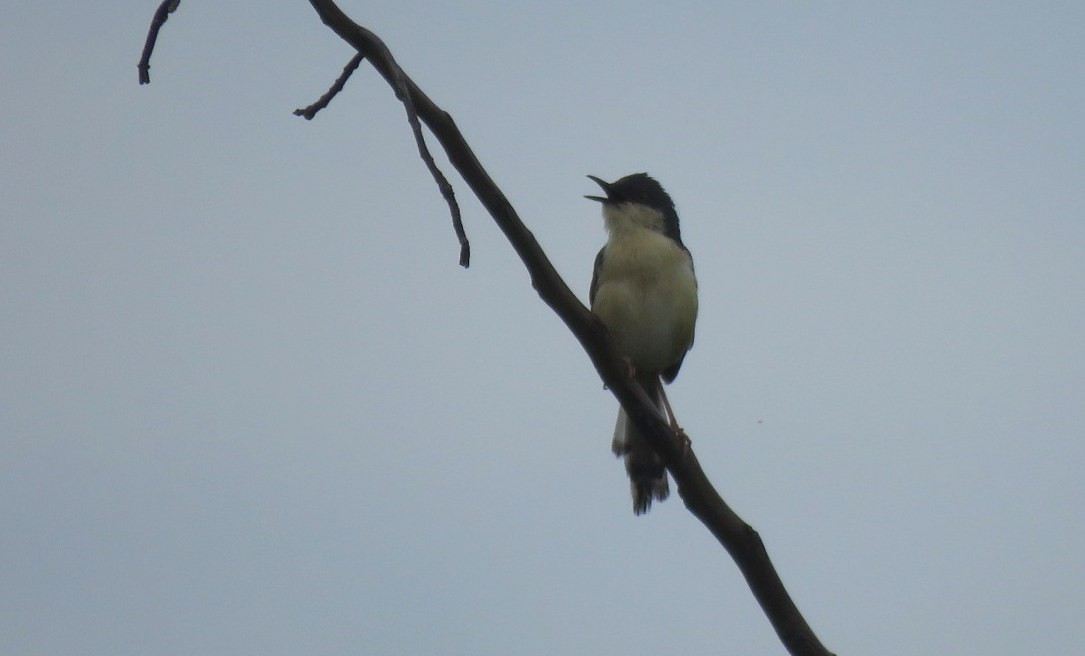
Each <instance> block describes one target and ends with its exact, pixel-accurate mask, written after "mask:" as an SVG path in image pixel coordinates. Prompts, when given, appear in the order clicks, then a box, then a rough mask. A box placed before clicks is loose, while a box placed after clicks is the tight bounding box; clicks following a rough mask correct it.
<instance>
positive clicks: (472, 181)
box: [140, 0, 832, 656]
mask: <svg viewBox="0 0 1085 656" xmlns="http://www.w3.org/2000/svg"><path fill="white" fill-rule="evenodd" d="M309 1H310V4H312V6H313V8H314V9H316V11H317V14H318V15H319V16H320V18H321V20H323V22H324V24H325V25H327V26H328V27H330V28H331V29H332V30H333V31H334V32H335V33H336V34H338V35H339V36H340V37H341V38H342V39H343V40H344V41H346V42H347V43H349V44H350V45H351V46H353V47H354V48H355V49H356V50H357V51H358V53H359V62H360V57H364V58H365V59H367V60H368V61H369V62H370V63H371V64H372V65H373V67H374V68H376V69H377V71H378V72H380V74H381V75H382V76H383V77H384V78H385V80H386V81H387V82H388V83H389V84H390V85H391V86H392V88H393V89H394V90H395V93H396V97H397V98H399V99H400V100H401V101H402V102H403V104H404V107H405V109H406V111H407V117H408V120H409V121H410V123H411V129H412V131H413V132H414V135H415V140H416V142H417V143H418V148H419V153H420V154H421V156H422V158H423V159H424V160H425V161H426V165H427V167H428V168H429V169H430V172H431V174H432V175H433V176H434V179H435V180H437V183H438V186H439V187H440V188H441V193H442V195H444V197H445V199H446V201H448V203H449V207H450V208H451V209H452V215H453V223H454V225H455V226H456V231H457V235H458V236H459V237H460V243H461V263H462V264H464V266H466V261H467V257H468V254H469V245H468V243H467V240H466V237H465V236H463V227H462V225H461V223H460V218H459V210H458V208H457V206H456V203H455V199H454V196H453V193H452V189H451V186H450V185H449V184H448V181H447V180H446V179H445V178H444V176H443V175H442V174H441V173H440V171H439V170H437V167H436V165H435V164H434V163H433V158H432V157H431V156H430V153H429V150H428V148H427V147H426V145H425V141H424V140H423V138H422V131H421V124H420V121H421V122H424V123H425V124H426V126H427V127H428V128H429V129H430V131H431V133H432V134H433V135H434V136H435V137H436V138H437V140H438V141H439V142H440V144H441V146H442V147H443V148H444V150H445V153H446V154H447V156H448V159H449V161H450V162H451V163H452V165H453V166H454V167H455V168H456V170H457V171H458V172H459V173H460V175H461V176H462V177H463V179H464V181H465V182H467V184H468V186H469V187H470V188H471V190H472V191H473V192H474V193H475V195H476V196H477V197H478V199H479V200H480V201H481V202H482V204H483V206H485V207H486V210H487V211H488V212H489V213H490V215H491V216H492V217H493V219H494V221H495V222H496V223H497V225H498V227H499V228H501V230H502V232H504V233H505V236H506V238H507V239H508V240H509V242H510V243H511V244H512V247H513V249H515V250H516V252H517V254H518V255H519V256H520V259H521V260H523V262H524V265H525V266H526V267H527V270H528V273H529V274H530V276H531V284H532V286H533V287H534V288H535V290H536V291H537V292H538V294H539V296H540V297H541V298H542V300H543V301H544V302H545V303H546V304H547V305H548V306H550V308H551V309H553V310H554V312H555V313H556V314H557V315H558V316H559V317H560V318H561V319H562V321H564V322H565V324H566V326H568V327H569V329H570V331H571V332H572V333H573V335H574V336H575V337H576V338H577V340H578V341H579V342H580V344H581V346H582V347H583V348H584V350H585V351H586V352H587V354H588V357H589V358H590V359H591V361H592V364H593V365H594V366H595V368H596V371H598V373H599V376H600V377H601V378H602V379H603V382H604V384H605V385H606V387H607V388H608V389H609V390H610V391H611V392H612V393H613V394H614V396H615V397H616V398H617V399H618V401H619V403H621V405H622V407H623V408H624V409H625V411H626V413H627V414H628V415H629V417H630V418H631V419H632V421H633V422H634V423H635V424H636V425H637V427H638V428H639V429H640V430H641V431H642V432H643V433H644V435H645V436H646V437H647V438H648V439H649V441H650V442H651V444H652V446H653V447H654V448H655V449H656V451H657V452H658V453H659V454H660V456H661V457H662V458H663V460H664V462H665V463H666V465H667V469H668V470H669V471H670V473H671V475H672V476H673V477H674V480H675V482H676V483H677V485H678V493H679V495H681V497H682V500H683V501H684V502H685V504H686V507H687V508H689V510H690V512H692V513H693V514H694V516H696V517H697V518H698V519H699V520H701V522H702V523H704V525H705V526H706V527H707V528H708V529H709V531H710V532H711V533H712V534H713V535H714V536H715V537H716V539H717V540H718V541H719V542H720V544H721V545H723V547H724V548H725V549H726V550H727V551H728V553H730V555H731V557H732V558H733V559H734V561H735V563H736V564H737V565H738V567H739V569H740V570H741V572H742V574H743V576H744V577H745V578H746V582H747V583H748V584H749V586H750V589H751V591H752V592H753V594H754V597H755V598H756V599H757V601H758V603H760V605H761V607H762V609H763V610H764V611H765V614H766V616H767V617H768V619H769V621H770V622H771V623H772V626H773V628H774V629H775V630H776V633H777V635H778V636H779V637H780V640H781V642H782V643H783V644H784V646H785V647H786V648H787V650H788V652H789V653H791V654H793V655H794V656H800V655H801V656H832V654H831V653H830V652H829V651H828V650H827V649H826V648H825V647H824V646H823V645H822V644H821V642H820V641H819V640H818V638H817V636H816V635H815V634H814V632H813V630H812V629H811V628H810V626H809V624H807V622H806V620H805V619H804V618H803V616H802V614H801V613H800V612H799V610H798V608H797V607H796V606H795V603H794V602H793V601H792V599H791V597H790V595H789V594H788V593H787V590H786V589H785V588H784V585H783V582H782V581H781V580H780V577H779V575H778V574H777V573H776V570H775V568H774V567H773V565H772V562H771V561H770V560H769V556H768V553H767V552H766V550H765V546H764V543H763V542H762V541H761V538H760V536H758V534H757V532H756V531H755V530H754V529H753V528H752V527H751V526H750V525H749V524H747V523H746V522H744V521H743V520H742V519H741V518H740V517H739V516H738V515H737V514H735V512H734V511H733V510H731V508H730V507H729V506H728V505H727V504H726V503H725V502H724V501H723V499H722V498H721V497H720V495H719V493H718V492H717V491H716V489H715V488H714V487H713V486H712V483H711V482H710V481H709V480H708V478H707V477H706V476H705V473H704V471H703V470H702V469H701V466H700V463H699V462H698V461H697V458H696V456H695V455H694V453H693V451H692V450H691V449H686V448H684V447H683V446H682V444H681V442H680V441H679V440H678V439H676V436H675V435H674V434H673V433H672V432H671V430H670V428H669V426H668V424H667V423H666V422H665V421H664V420H663V418H662V417H661V416H660V414H659V412H658V411H657V410H656V408H655V406H654V404H653V403H652V402H651V401H650V400H649V398H648V396H647V394H645V392H644V390H643V389H642V388H641V387H640V386H639V385H637V384H636V383H635V382H634V381H633V380H631V379H630V378H629V377H628V375H627V366H626V364H625V362H624V361H623V360H622V358H621V357H620V356H619V355H618V354H617V352H615V350H614V348H613V346H612V345H611V343H610V340H609V338H608V336H607V332H606V329H605V328H604V327H603V325H602V323H601V322H600V321H599V320H598V319H597V318H596V317H595V315H593V314H592V313H591V311H590V310H588V308H587V307H585V306H584V304H583V303H581V302H580V300H579V299H578V298H577V296H576V295H575V294H573V292H572V291H571V290H570V289H569V287H568V285H566V284H565V282H564V281H563V280H562V279H561V277H560V276H559V275H558V273H557V271H556V270H555V269H554V267H553V265H552V264H551V263H550V261H549V259H547V257H546V255H545V253H543V250H542V248H541V247H540V246H539V244H538V242H537V241H536V240H535V237H534V235H532V234H531V231H530V230H528V229H527V227H526V226H525V225H524V224H523V222H522V221H521V220H520V218H519V216H518V215H517V213H516V210H515V209H513V207H512V205H511V204H510V203H509V201H508V199H507V198H505V195H504V194H503V193H502V192H501V190H500V189H499V188H498V187H497V185H496V184H495V183H494V181H493V180H492V179H491V178H490V176H489V174H488V173H487V172H486V170H485V169H484V168H483V167H482V164H481V163H480V162H479V161H478V158H477V157H476V156H475V154H474V152H472V150H471V148H470V146H468V144H467V142H466V140H465V139H464V138H463V135H462V134H461V133H460V131H459V128H458V127H457V126H456V124H455V122H454V121H453V120H452V117H451V116H449V114H448V113H447V112H446V111H444V110H442V109H441V108H440V107H438V106H437V105H436V104H434V103H433V101H432V100H430V99H429V97H428V96H426V94H425V93H423V92H422V90H421V89H419V88H418V86H417V85H415V83H414V82H413V81H412V80H411V79H410V77H408V76H407V75H406V74H405V73H404V72H403V70H402V69H401V68H400V67H399V65H398V64H397V63H396V61H395V59H394V58H393V57H392V55H391V53H390V52H389V50H388V48H387V47H386V46H385V44H384V43H383V42H382V41H381V40H380V38H378V37H377V35H376V34H374V33H372V32H371V31H369V30H367V29H365V28H364V27H361V26H360V25H358V24H356V23H354V21H352V20H351V19H350V18H348V17H347V16H346V14H344V13H343V12H342V11H341V10H340V9H339V7H338V6H337V5H336V4H335V2H334V1H333V0H309ZM178 2H179V0H165V1H164V2H163V3H162V5H161V6H160V7H159V9H158V11H157V12H156V13H155V19H154V21H153V22H152V24H151V31H150V33H149V34H148V37H147V45H146V46H145V48H144V56H143V59H142V60H141V61H140V82H141V83H143V84H145V83H146V82H147V81H149V76H148V74H147V71H148V69H149V67H150V64H149V61H150V53H151V51H152V50H153V48H154V40H155V38H156V36H157V33H158V29H159V28H160V27H161V25H162V23H164V22H165V19H166V14H167V13H169V12H170V11H172V10H173V9H175V8H176V6H177V3H178ZM352 61H353V60H352ZM349 67H350V66H349V65H348V68H349ZM351 70H353V69H351ZM347 77H349V72H347V70H346V69H344V74H343V75H342V76H341V78H340V81H342V82H343V83H345V81H346V78H347ZM338 83H339V81H337V84H338ZM340 86H341V85H340ZM337 92H338V89H336V88H335V87H334V86H333V91H330V92H329V93H330V94H331V96H334V95H335V93H337ZM326 95H327V94H326ZM322 100H323V99H322ZM328 100H330V97H329V98H328ZM318 104H319V101H318ZM326 104H327V103H326V102H325V105H326ZM316 111H319V109H317V110H316ZM313 113H314V114H315V111H314V112H313ZM310 118H311V117H310Z"/></svg>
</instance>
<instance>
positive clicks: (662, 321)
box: [585, 173, 697, 515]
mask: <svg viewBox="0 0 1085 656" xmlns="http://www.w3.org/2000/svg"><path fill="white" fill-rule="evenodd" d="M588 177H589V178H591V179H592V180H594V181H595V182H596V183H597V184H598V185H599V186H600V187H602V188H603V191H604V192H606V196H605V197H604V196H585V198H590V199H591V200H595V201H599V202H600V203H602V204H603V224H604V225H605V226H606V230H607V243H606V245H605V246H603V248H602V250H600V251H599V255H598V256H596V258H595V274H594V276H593V277H592V281H591V289H590V291H589V293H588V298H589V300H590V302H591V309H592V312H594V313H595V314H596V316H598V317H599V319H600V320H602V322H603V324H604V325H605V326H606V327H607V329H608V330H609V331H610V336H611V339H612V340H613V342H614V345H615V347H616V348H617V350H618V352H619V353H621V354H622V356H624V357H625V358H626V359H627V361H628V362H629V365H630V371H631V372H632V375H634V376H635V377H636V380H637V381H638V382H639V383H640V384H641V386H642V387H643V388H644V390H645V391H646V392H647V393H648V396H649V397H650V398H652V399H653V401H655V403H656V407H657V408H659V410H660V412H664V410H665V413H666V414H665V415H664V416H667V417H669V420H670V424H671V428H672V429H674V430H675V431H676V432H677V433H679V434H680V435H682V436H683V437H684V433H681V429H679V428H678V423H677V422H676V421H675V419H674V413H672V412H671V410H670V404H669V403H668V401H667V396H666V394H664V392H663V384H662V383H661V382H660V378H662V379H663V381H666V382H668V383H670V382H671V381H673V380H674V378H675V376H677V375H678V369H679V367H681V366H682V360H683V359H684V358H685V357H686V351H688V350H689V349H690V347H691V346H693V328H694V324H695V323H696V322H697V278H696V277H695V276H694V274H693V258H692V257H691V256H690V254H689V250H688V249H687V248H686V247H685V245H684V244H683V243H682V236H681V234H680V232H679V229H678V213H677V212H676V211H675V209H674V202H673V201H672V200H671V197H670V196H668V195H667V192H666V191H664V190H663V187H662V186H661V185H660V184H659V183H658V182H656V181H655V180H654V179H652V178H651V177H649V176H648V174H646V173H634V174H632V175H627V176H626V177H624V178H622V179H620V180H618V181H617V182H605V181H603V180H600V179H599V178H597V177H595V176H592V175H589V176H588ZM612 448H613V450H614V454H615V455H617V456H625V468H626V471H627V472H628V473H629V481H630V487H631V488H632V492H633V512H634V513H636V514H637V515H641V514H643V513H646V512H648V509H649V508H650V507H651V506H652V499H656V500H658V501H662V500H664V499H666V498H667V495H668V494H669V489H668V487H667V471H666V469H665V468H664V467H663V462H662V461H661V460H660V458H659V456H657V455H656V453H655V451H654V450H653V449H652V447H651V446H650V445H649V444H648V442H647V441H646V440H645V438H644V436H643V435H642V434H641V433H640V431H638V430H637V428H636V426H634V425H633V422H632V421H630V420H629V417H628V416H627V415H626V414H625V411H624V410H621V409H619V411H618V422H617V425H616V426H615V427H614V441H613V444H612Z"/></svg>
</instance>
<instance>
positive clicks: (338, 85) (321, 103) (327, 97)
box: [294, 52, 365, 121]
mask: <svg viewBox="0 0 1085 656" xmlns="http://www.w3.org/2000/svg"><path fill="white" fill-rule="evenodd" d="M363 59H365V56H364V55H362V53H360V52H356V53H354V56H353V57H351V58H350V61H349V62H347V65H346V66H344V67H343V72H342V73H340V74H339V79H337V80H336V81H335V82H334V83H333V84H332V86H331V88H330V89H328V91H327V93H325V94H324V95H323V96H321V97H320V98H318V99H317V101H316V102H315V103H313V104H312V105H309V106H308V107H306V108H305V109H295V110H294V116H302V117H304V118H305V120H306V121H311V120H313V117H314V116H316V113H317V112H319V111H320V110H322V109H324V108H325V107H327V106H328V103H330V102H331V101H332V98H334V97H335V96H336V95H337V94H338V93H339V92H340V91H342V90H343V87H344V86H345V85H346V83H347V80H349V79H350V75H351V73H353V72H354V71H355V69H357V68H358V66H359V65H360V64H361V63H362V60H363Z"/></svg>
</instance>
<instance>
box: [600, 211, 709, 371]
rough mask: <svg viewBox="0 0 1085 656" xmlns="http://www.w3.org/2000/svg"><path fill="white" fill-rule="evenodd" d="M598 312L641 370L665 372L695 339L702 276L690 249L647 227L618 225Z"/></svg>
mask: <svg viewBox="0 0 1085 656" xmlns="http://www.w3.org/2000/svg"><path fill="white" fill-rule="evenodd" d="M603 257H604V266H603V269H602V271H600V273H599V279H598V288H597V290H596V293H595V301H594V303H593V304H592V311H593V312H595V314H596V315H597V316H599V318H600V319H601V320H602V321H603V323H604V324H605V325H606V326H607V328H608V329H609V330H610V332H611V335H612V336H613V337H614V339H615V342H616V346H617V347H618V349H619V351H621V352H622V354H623V355H626V356H628V357H629V358H631V359H632V360H633V363H634V364H635V365H636V366H637V368H638V369H640V370H642V371H645V372H660V371H662V370H663V369H666V368H667V367H669V366H671V365H673V364H674V363H676V362H678V361H679V360H680V359H681V358H682V356H683V355H684V354H685V352H686V350H687V349H688V348H689V346H690V343H691V342H692V339H693V327H694V323H695V322H696V318H697V281H696V278H695V277H694V274H693V263H692V261H691V259H690V257H689V253H688V252H686V251H685V250H684V249H682V248H681V247H680V246H679V245H678V244H677V243H675V242H674V241H673V240H671V239H669V238H667V237H666V236H664V235H662V234H660V233H658V232H656V231H654V230H651V229H647V228H642V227H634V226H623V227H621V228H620V229H618V230H612V231H611V234H610V239H609V240H608V241H607V245H606V249H605V251H604V256H603Z"/></svg>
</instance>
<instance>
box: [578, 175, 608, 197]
mask: <svg viewBox="0 0 1085 656" xmlns="http://www.w3.org/2000/svg"><path fill="white" fill-rule="evenodd" d="M588 177H589V178H591V179H592V181H594V182H595V184H597V185H599V186H600V187H602V188H603V191H605V192H607V195H606V196H584V198H587V199H588V200H594V201H598V202H600V203H609V202H610V198H609V196H610V183H609V182H607V181H606V180H602V179H600V178H597V177H595V176H594V175H589V176H588Z"/></svg>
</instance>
